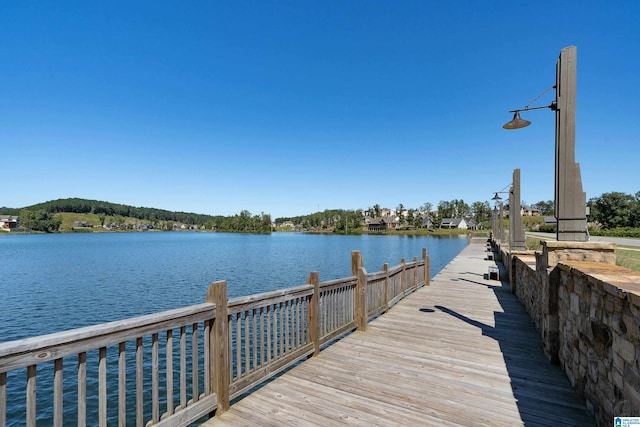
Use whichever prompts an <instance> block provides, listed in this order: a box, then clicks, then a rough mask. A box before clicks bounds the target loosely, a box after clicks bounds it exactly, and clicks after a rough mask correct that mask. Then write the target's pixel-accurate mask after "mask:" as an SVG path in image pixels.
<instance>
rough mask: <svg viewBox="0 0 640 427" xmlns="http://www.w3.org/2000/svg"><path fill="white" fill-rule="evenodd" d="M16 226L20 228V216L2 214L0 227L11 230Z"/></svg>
mask: <svg viewBox="0 0 640 427" xmlns="http://www.w3.org/2000/svg"><path fill="white" fill-rule="evenodd" d="M14 228H20V217H18V216H11V215H0V229H3V230H9V231H11V230H12V229H14Z"/></svg>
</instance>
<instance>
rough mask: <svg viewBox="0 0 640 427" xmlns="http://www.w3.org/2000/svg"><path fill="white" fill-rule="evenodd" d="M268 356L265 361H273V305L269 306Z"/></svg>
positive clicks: (267, 319)
mask: <svg viewBox="0 0 640 427" xmlns="http://www.w3.org/2000/svg"><path fill="white" fill-rule="evenodd" d="M266 317H267V318H266V321H267V358H266V359H265V363H269V362H271V342H272V341H273V339H272V338H273V337H272V336H271V333H272V332H271V325H273V306H272V305H269V306H267V316H266Z"/></svg>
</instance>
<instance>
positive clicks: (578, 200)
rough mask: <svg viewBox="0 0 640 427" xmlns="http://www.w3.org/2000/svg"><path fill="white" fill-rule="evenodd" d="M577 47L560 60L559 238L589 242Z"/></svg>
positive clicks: (561, 56)
mask: <svg viewBox="0 0 640 427" xmlns="http://www.w3.org/2000/svg"><path fill="white" fill-rule="evenodd" d="M576 68H577V49H576V47H575V46H569V47H565V48H564V49H562V50H561V51H560V57H559V58H558V62H557V64H556V173H555V208H556V209H555V211H556V212H555V214H556V221H557V222H556V240H558V241H577V242H586V241H587V240H588V237H589V236H588V234H587V215H586V214H587V212H586V209H587V207H586V198H587V196H586V193H585V192H584V191H582V178H581V175H580V164H579V163H576Z"/></svg>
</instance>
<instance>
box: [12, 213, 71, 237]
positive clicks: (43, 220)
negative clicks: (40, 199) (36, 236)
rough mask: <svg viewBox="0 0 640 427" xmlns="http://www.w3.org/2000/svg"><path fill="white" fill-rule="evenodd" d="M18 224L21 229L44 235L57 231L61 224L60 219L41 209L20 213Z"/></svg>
mask: <svg viewBox="0 0 640 427" xmlns="http://www.w3.org/2000/svg"><path fill="white" fill-rule="evenodd" d="M20 222H21V225H22V226H23V227H26V228H30V229H31V230H34V231H44V232H45V233H54V232H56V231H58V229H59V228H60V224H62V220H60V218H58V217H57V216H56V215H54V214H52V213H50V212H47V211H45V210H42V209H41V210H38V211H35V212H34V211H30V210H23V211H21V212H20Z"/></svg>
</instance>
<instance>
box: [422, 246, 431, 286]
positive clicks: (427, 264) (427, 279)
mask: <svg viewBox="0 0 640 427" xmlns="http://www.w3.org/2000/svg"><path fill="white" fill-rule="evenodd" d="M422 259H423V260H424V285H425V286H429V285H430V284H431V276H430V274H431V272H430V270H431V258H429V256H428V255H427V248H422Z"/></svg>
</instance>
